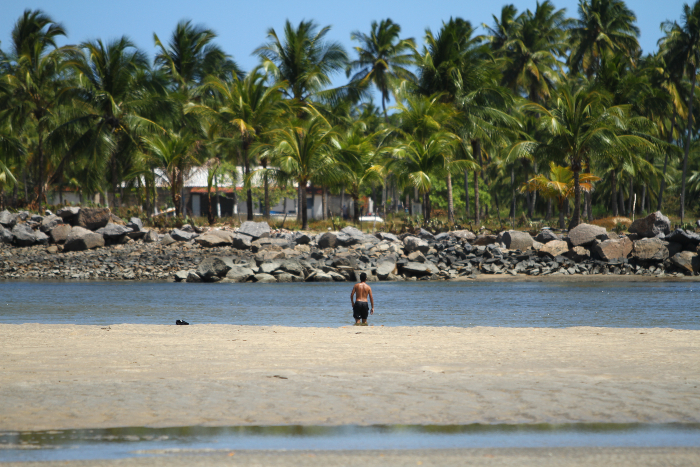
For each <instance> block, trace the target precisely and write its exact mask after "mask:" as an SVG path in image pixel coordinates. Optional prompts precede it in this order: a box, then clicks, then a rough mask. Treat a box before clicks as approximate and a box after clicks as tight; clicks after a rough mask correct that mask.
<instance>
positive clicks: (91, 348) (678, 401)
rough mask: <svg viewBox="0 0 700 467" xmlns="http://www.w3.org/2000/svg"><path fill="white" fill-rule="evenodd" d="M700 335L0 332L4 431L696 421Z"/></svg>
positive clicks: (30, 327) (232, 329)
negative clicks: (238, 426)
mask: <svg viewBox="0 0 700 467" xmlns="http://www.w3.org/2000/svg"><path fill="white" fill-rule="evenodd" d="M698 338H700V331H691V330H677V329H661V328H651V329H644V328H642V329H627V328H592V327H578V328H566V329H553V328H489V327H474V328H453V327H371V326H370V327H354V326H346V327H340V328H292V327H277V326H273V327H252V326H236V325H207V324H203V325H191V326H167V325H132V324H122V325H112V326H82V325H48V324H22V325H8V324H2V325H0V401H1V402H0V430H48V429H68V428H109V427H122V426H152V427H168V426H188V425H208V426H229V425H277V424H284V425H288V424H303V425H318V424H322V425H344V424H360V425H370V424H468V423H545V422H548V423H578V422H611V423H626V422H640V423H666V422H681V423H685V422H692V423H698V422H700V390H699V389H698V387H699V386H700V358H698V356H699V354H698V350H699V345H698V342H700V341H699V339H698Z"/></svg>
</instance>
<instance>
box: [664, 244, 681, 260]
mask: <svg viewBox="0 0 700 467" xmlns="http://www.w3.org/2000/svg"><path fill="white" fill-rule="evenodd" d="M664 241H665V240H664ZM666 248H667V249H668V257H669V258H670V257H671V256H673V255H675V254H676V253H679V252H681V251H683V250H684V249H685V248H683V245H681V244H680V243H676V242H667V243H666Z"/></svg>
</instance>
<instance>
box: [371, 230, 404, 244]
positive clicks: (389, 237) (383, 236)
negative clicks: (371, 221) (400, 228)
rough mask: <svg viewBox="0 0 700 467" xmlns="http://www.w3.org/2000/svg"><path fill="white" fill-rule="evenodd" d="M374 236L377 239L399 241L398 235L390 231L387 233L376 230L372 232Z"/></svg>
mask: <svg viewBox="0 0 700 467" xmlns="http://www.w3.org/2000/svg"><path fill="white" fill-rule="evenodd" d="M374 236H375V237H377V238H378V239H379V240H386V241H388V242H399V241H401V240H399V237H397V236H396V235H394V234H392V233H387V232H377V233H375V234H374Z"/></svg>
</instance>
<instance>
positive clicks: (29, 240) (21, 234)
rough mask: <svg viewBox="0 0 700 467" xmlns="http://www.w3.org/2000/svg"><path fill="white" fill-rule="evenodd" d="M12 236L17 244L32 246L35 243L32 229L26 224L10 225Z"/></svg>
mask: <svg viewBox="0 0 700 467" xmlns="http://www.w3.org/2000/svg"><path fill="white" fill-rule="evenodd" d="M12 236H13V237H14V242H15V245H17V246H32V245H34V243H36V237H35V236H34V230H33V229H32V228H31V227H29V225H27V224H16V225H15V226H14V227H12Z"/></svg>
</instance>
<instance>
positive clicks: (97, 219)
mask: <svg viewBox="0 0 700 467" xmlns="http://www.w3.org/2000/svg"><path fill="white" fill-rule="evenodd" d="M61 217H63V216H61ZM111 219H112V213H111V212H110V211H109V208H80V212H79V213H78V226H80V227H83V228H86V229H89V230H97V229H99V228H100V227H104V226H106V225H107V224H108V223H109V221H110V220H111Z"/></svg>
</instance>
